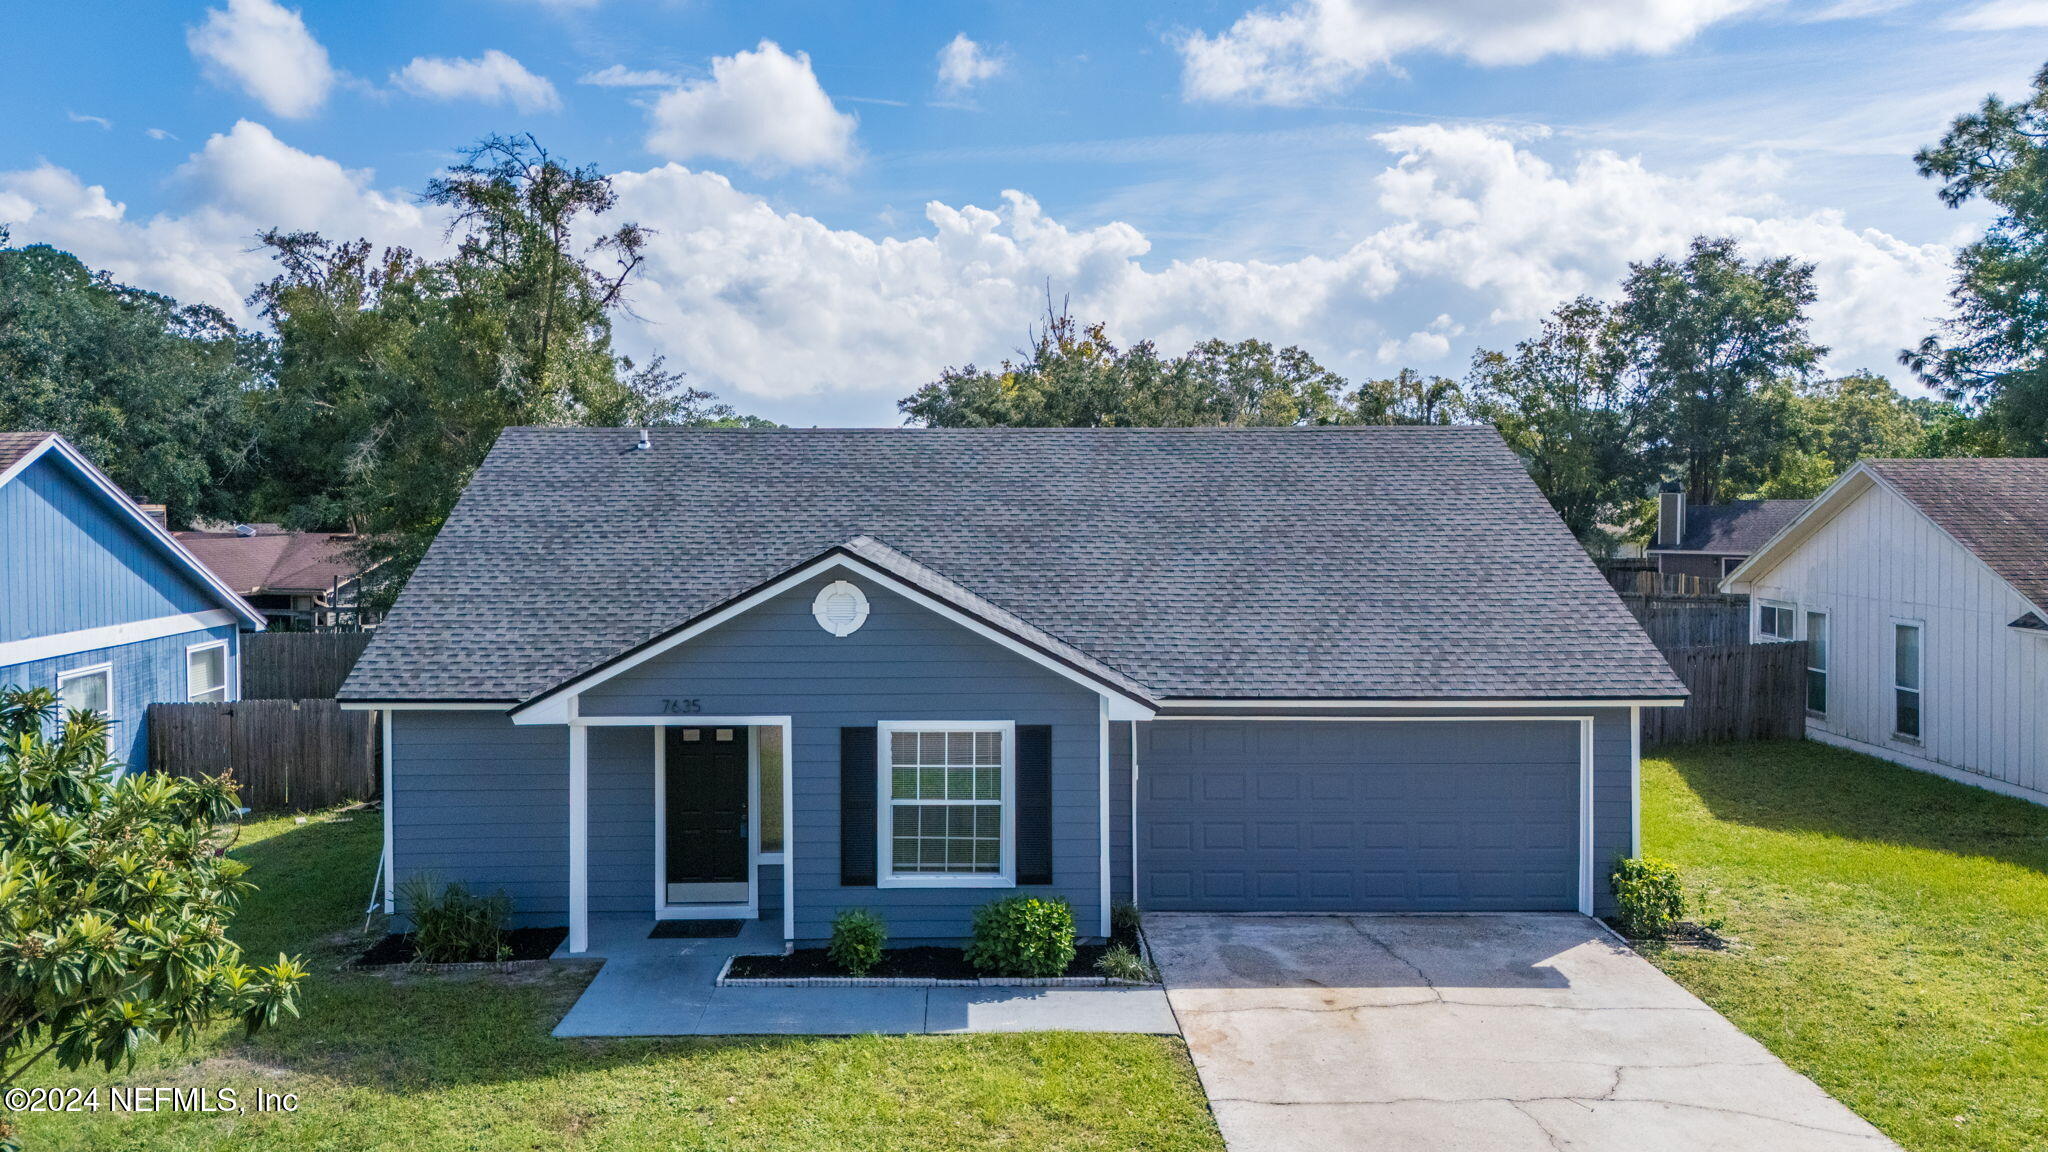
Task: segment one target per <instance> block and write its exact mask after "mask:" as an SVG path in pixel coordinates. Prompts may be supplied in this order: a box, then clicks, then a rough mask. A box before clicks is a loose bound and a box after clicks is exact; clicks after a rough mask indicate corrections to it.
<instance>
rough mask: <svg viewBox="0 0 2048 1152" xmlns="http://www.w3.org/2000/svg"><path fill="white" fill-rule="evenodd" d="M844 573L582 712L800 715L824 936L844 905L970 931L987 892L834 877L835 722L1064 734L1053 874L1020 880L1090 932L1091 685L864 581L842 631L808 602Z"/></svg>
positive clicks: (1094, 759)
mask: <svg viewBox="0 0 2048 1152" xmlns="http://www.w3.org/2000/svg"><path fill="white" fill-rule="evenodd" d="M838 578H840V577H839V576H835V575H827V576H821V577H819V578H818V579H816V580H813V581H810V582H807V583H805V584H803V585H801V586H799V587H796V588H793V589H791V590H790V591H788V592H786V593H784V594H783V595H781V596H778V597H776V598H775V599H773V600H771V601H769V602H768V603H765V604H762V605H760V606H759V607H756V608H754V609H753V610H752V611H750V612H747V613H745V614H743V615H741V616H739V617H737V618H735V619H733V620H731V621H729V622H727V623H725V624H723V625H721V626H719V627H718V628H715V629H713V630H711V631H710V632H707V633H705V634H703V635H701V636H698V637H696V638H695V639H692V640H691V641H689V642H688V643H687V644H684V645H683V646H681V647H679V648H677V649H675V650H673V651H671V652H668V653H665V654H663V655H662V656H659V657H657V658H655V659H653V660H650V661H648V662H647V663H645V664H642V665H640V666H639V667H636V668H633V669H631V670H629V671H627V672H624V673H622V674H620V675H618V676H616V677H614V678H613V679H611V680H609V681H606V682H605V683H603V684H601V685H598V686H597V687H595V688H593V689H591V690H590V691H587V692H585V693H584V694H583V697H582V701H581V711H582V713H583V715H586V716H634V715H660V714H662V712H663V710H664V708H665V707H666V705H665V703H664V702H665V701H668V700H691V701H695V702H696V703H695V706H696V707H697V708H699V709H701V714H702V715H706V716H755V715H777V716H780V715H787V716H790V717H791V718H792V723H793V725H794V733H793V735H794V739H795V746H794V749H793V751H792V761H791V763H792V765H793V768H794V778H795V787H794V790H793V791H792V794H791V795H792V800H793V802H794V808H795V827H794V829H793V834H792V835H791V837H790V840H791V843H792V845H793V847H794V850H795V867H796V909H797V924H796V934H797V937H798V939H800V940H817V939H822V938H824V937H825V936H826V935H827V934H828V933H829V932H830V930H831V921H832V917H833V915H834V914H835V913H837V912H838V911H839V909H841V908H844V907H849V906H863V907H869V908H874V909H876V910H878V911H880V912H882V913H883V914H884V915H885V916H886V917H887V918H888V921H889V931H890V933H891V935H892V936H893V937H895V938H897V939H899V940H923V939H932V940H952V939H957V938H959V937H960V936H962V935H964V934H965V933H966V931H967V927H968V922H969V919H970V917H971V915H972V913H973V910H974V909H975V908H976V907H979V906H980V905H982V904H984V903H986V902H988V901H989V900H992V899H995V898H997V897H998V896H1001V895H1004V894H1005V893H1004V891H1002V890H991V889H985V888H973V889H959V888H951V889H948V888H881V889H878V888H871V887H869V888H862V887H852V888H848V887H842V886H841V885H840V883H839V729H840V728H842V727H847V726H871V725H874V724H876V723H878V722H880V721H883V720H934V721H943V720H1012V721H1015V722H1016V723H1018V724H1049V725H1051V726H1052V733H1053V883H1052V885H1050V886H1049V887H1044V888H1030V889H1022V891H1027V892H1031V893H1034V894H1039V895H1057V896H1062V897H1065V898H1066V899H1067V901H1068V902H1069V903H1071V904H1072V905H1073V906H1074V913H1075V918H1076V919H1077V921H1078V922H1079V923H1080V925H1081V930H1082V932H1083V934H1085V935H1093V934H1094V931H1095V926H1096V925H1097V924H1098V923H1099V920H1100V915H1101V878H1100V839H1099V836H1098V827H1099V820H1100V807H1099V804H1098V796H1099V794H1100V785H1101V761H1100V752H1099V749H1100V744H1099V741H1098V735H1097V723H1098V717H1099V703H1098V698H1097V697H1096V695H1095V694H1094V693H1093V692H1091V691H1089V690H1088V689H1086V688H1083V687H1081V686H1080V685H1077V684H1075V683H1073V682H1072V681H1070V680H1067V679H1065V678H1064V677H1061V676H1059V675H1057V674H1055V673H1053V672H1050V671H1048V670H1046V669H1044V668H1041V667H1040V666H1038V665H1037V664H1035V663H1032V662H1031V661H1029V660H1027V659H1025V658H1024V657H1022V656H1019V655H1017V654H1015V653H1012V652H1010V651H1008V650H1007V649H1004V648H1003V647H1001V646H999V645H997V644H995V643H993V642H992V641H988V640H984V639H982V638H981V637H978V636H976V635H974V634H973V633H971V632H968V631H966V630H965V629H962V628H960V627H959V626H957V625H954V624H952V623H950V622H948V621H946V620H944V619H942V618H940V617H939V616H937V615H936V614H934V613H932V612H931V611H930V610H928V609H926V608H923V607H921V606H919V605H917V604H913V603H911V602H910V601H909V600H907V599H905V598H903V597H902V596H900V595H898V594H896V593H894V592H891V591H888V590H886V589H883V588H881V587H879V586H876V585H872V584H866V583H864V582H861V581H855V582H856V583H861V584H862V587H863V591H865V592H866V594H867V597H868V603H869V614H868V618H867V622H866V623H865V624H864V625H863V626H862V627H861V629H860V630H859V631H857V632H855V633H853V634H852V635H850V636H846V637H835V636H832V635H830V634H829V633H827V632H825V631H824V630H823V629H822V628H820V627H819V626H818V623H817V621H815V620H813V619H812V618H811V601H812V599H813V598H814V597H815V596H816V595H817V592H818V589H819V588H821V587H823V586H824V585H825V584H827V583H830V582H831V581H832V580H834V579H838Z"/></svg>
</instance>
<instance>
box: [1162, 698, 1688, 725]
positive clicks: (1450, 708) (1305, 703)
mask: <svg viewBox="0 0 2048 1152" xmlns="http://www.w3.org/2000/svg"><path fill="white" fill-rule="evenodd" d="M1686 700H1687V697H1683V696H1656V697H1643V698H1634V697H1630V698H1620V697H1617V698H1614V699H1607V698H1603V697H1597V696H1571V697H1560V698H1558V699H1555V700H1513V699H1498V700H1392V699H1375V698H1371V697H1346V698H1342V699H1329V700H1317V699H1313V698H1310V699H1279V698H1276V699H1271V700H1260V699H1256V698H1241V697H1228V696H1172V697H1168V698H1166V699H1164V700H1161V701H1160V702H1159V707H1160V708H1161V709H1162V711H1161V712H1160V714H1159V716H1158V717H1157V719H1160V720H1179V719H1186V717H1184V716H1181V715H1178V714H1174V713H1171V712H1167V711H1164V710H1165V709H1173V708H1284V709H1293V708H1329V709H1339V708H1407V709H1424V710H1437V709H1441V710H1443V711H1447V712H1458V711H1472V710H1481V711H1484V710H1492V709H1500V708H1682V707H1684V706H1685V703H1686ZM1246 718H1247V719H1248V718H1249V717H1248V716H1247V717H1246Z"/></svg>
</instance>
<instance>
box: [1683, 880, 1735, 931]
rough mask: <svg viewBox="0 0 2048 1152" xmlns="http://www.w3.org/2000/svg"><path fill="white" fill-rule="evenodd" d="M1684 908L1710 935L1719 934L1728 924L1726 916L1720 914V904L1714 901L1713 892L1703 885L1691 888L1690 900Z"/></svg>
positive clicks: (1694, 921)
mask: <svg viewBox="0 0 2048 1152" xmlns="http://www.w3.org/2000/svg"><path fill="white" fill-rule="evenodd" d="M1686 910H1687V911H1688V912H1690V913H1691V914H1692V920H1693V923H1695V924H1698V925H1699V926H1700V928H1701V930H1702V931H1704V932H1706V933H1707V934H1708V935H1710V936H1719V935H1720V934H1721V930H1722V929H1723V928H1726V927H1727V926H1728V917H1727V916H1725V915H1723V914H1722V912H1721V906H1720V905H1719V904H1717V903H1715V901H1714V894H1713V893H1712V892H1711V891H1709V890H1708V889H1707V888H1706V887H1705V886H1704V885H1702V886H1701V887H1698V888H1695V889H1693V893H1692V900H1691V901H1690V902H1689V903H1688V905H1687V909H1686Z"/></svg>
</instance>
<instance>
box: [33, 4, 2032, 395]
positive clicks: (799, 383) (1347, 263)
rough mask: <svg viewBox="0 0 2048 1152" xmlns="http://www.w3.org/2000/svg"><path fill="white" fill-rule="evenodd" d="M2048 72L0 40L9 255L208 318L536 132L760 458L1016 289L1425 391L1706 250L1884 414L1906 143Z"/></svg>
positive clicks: (907, 380) (1108, 46)
mask: <svg viewBox="0 0 2048 1152" xmlns="http://www.w3.org/2000/svg"><path fill="white" fill-rule="evenodd" d="M2044 60H2048V0H1951V2H1948V3H1919V2H1914V0H1811V2H1802V0H1519V2H1517V0H1279V2H1278V3H1274V4H1269V5H1263V6H1262V5H1257V4H1252V3H1248V2H1246V0H1237V2H1235V3H1184V4H1179V5H1173V6H1150V5H1125V6H1118V5H1112V4H1106V3H1095V4H1078V3H1074V4H1069V3H1031V4H1024V3H993V4H946V5H936V4H880V3H874V4H863V5H844V4H832V5H824V4H819V5H797V4H779V3H748V4H737V3H719V2H715V0H688V2H684V0H551V2H550V0H413V2H409V3H395V2H394V3H386V2H383V0H359V2H354V3H346V4H343V3H323V2H308V3H304V4H303V5H300V6H293V5H291V4H279V3H277V2H275V0H212V2H211V3H208V2H205V0H201V2H197V3H189V4H187V3H168V2H165V3H151V4H146V5H138V4H133V3H113V2H108V0H89V2H88V0H74V2H72V3H69V4H65V5H42V6H36V7H34V8H32V9H27V8H25V9H24V10H22V11H21V12H19V13H17V14H16V15H14V16H12V17H10V36H9V38H8V42H7V44H6V46H5V47H0V103H4V106H5V107H7V108H8V109H9V115H8V116H7V117H6V118H5V120H4V122H0V223H5V224H7V225H9V226H10V227H11V228H12V231H13V237H14V240H15V242H17V243H20V242H36V241H44V242H49V243H54V244H58V245H60V246H64V247H68V248H70V249H72V250H74V251H77V252H78V253H79V254H80V255H81V256H82V257H84V258H85V259H87V260H88V261H91V262H93V263H95V264H98V265H100V266H104V267H107V268H109V269H111V270H113V271H114V272H115V274H116V275H117V276H119V277H121V278H123V279H126V280H129V281H131V282H134V283H139V284H142V285H145V286H148V287H152V288H157V289H160V290H163V291H166V292H170V293H172V294H174V295H177V296H179V297H180V298H185V299H204V300H208V301H210V302H213V303H216V304H220V305H222V306H223V307H227V308H229V309H230V310H234V311H237V312H238V313H239V312H241V311H242V310H243V305H242V303H241V301H242V299H243V298H244V297H245V296H246V294H247V292H248V290H249V288H250V287H251V286H253V285H254V284H255V283H256V282H257V281H259V280H260V279H261V278H262V277H263V276H264V275H265V271H266V269H265V265H264V261H263V258H262V257H261V255H260V254H258V253H255V252H253V251H251V237H252V236H253V235H254V233H255V232H256V231H258V230H260V229H261V228H263V227H267V226H270V225H282V226H287V227H304V228H316V229H320V230H322V231H326V232H328V233H330V234H335V235H343V234H346V235H350V236H354V235H366V236H369V237H370V238H371V239H373V240H376V241H379V242H384V243H403V244H407V245H410V246H413V247H417V248H422V249H426V250H432V249H433V248H434V247H435V246H436V245H438V244H439V243H440V237H441V231H440V227H439V223H438V221H437V220H436V219H435V218H434V217H433V216H432V214H431V213H430V212H428V211H427V210H425V209H423V208H422V207H421V206H420V205H419V204H418V203H417V202H416V201H415V200H414V199H413V194H414V193H415V192H416V191H417V189H418V188H419V187H420V186H421V185H422V183H423V182H424V181H425V180H426V179H427V178H428V177H429V176H430V175H432V174H433V173H434V172H435V171H436V170H437V169H438V168H439V167H440V166H442V165H443V164H445V163H446V162H447V161H448V158H449V156H450V154H451V151H452V149H453V148H454V147H455V146H456V145H459V144H461V143H463V142H465V141H468V140H470V139H473V138H475V137H476V136H478V135H480V134H483V133H486V132H491V131H501V132H509V131H532V132H534V133H535V134H536V135H537V136H538V137H539V138H540V139H541V140H542V142H543V143H544V144H546V145H547V146H548V147H549V148H550V149H552V150H553V151H554V152H555V153H557V154H558V155H560V156H562V157H564V158H566V159H570V160H572V161H575V162H578V163H591V164H596V165H598V166H599V167H601V168H602V169H604V170H605V171H607V172H610V173H614V174H615V176H616V179H617V182H618V185H619V188H620V190H621V193H622V204H621V215H622V217H626V218H633V219H637V220H639V221H641V222H642V223H644V224H646V225H648V226H650V227H652V228H654V229H656V231H657V233H658V235H657V238H656V241H655V245H654V249H653V251H652V253H651V257H652V258H651V259H650V261H649V264H648V267H647V274H646V276H645V278H644V279H643V281H642V282H641V284H640V285H639V287H638V288H637V289H636V291H635V294H634V297H633V303H634V311H635V314H636V315H635V317H633V318H632V319H629V320H628V321H626V322H625V323H624V324H622V326H621V332H620V339H621V343H622V344H623V345H624V346H625V347H626V348H628V349H629V350H631V351H633V352H635V353H636V354H639V355H647V354H654V353H660V354H663V355H666V356H667V357H668V358H669V359H670V361H671V363H672V364H674V365H675V366H679V367H682V368H684V369H686V370H688V371H689V372H690V373H691V375H692V377H693V379H694V380H695V381H696V382H697V383H699V384H700V385H701V386H705V387H709V388H712V389H714V390H716V391H718V392H720V393H721V394H722V395H725V396H726V397H728V398H729V399H731V400H733V401H734V402H736V403H738V404H740V405H741V406H743V407H745V408H747V409H749V410H752V411H757V412H761V413H763V414H765V415H769V416H772V417H774V418H776V419H780V420H784V421H788V422H792V423H823V424H847V423H854V424H878V423H894V422H895V421H896V415H895V409H894V401H895V399H896V398H898V397H900V396H902V395H904V394H905V393H907V392H909V391H910V390H911V389H912V388H914V387H915V386H916V385H917V384H918V383H920V382H922V381H923V380H926V379H928V378H930V377H931V376H932V375H933V374H934V373H935V372H936V371H937V370H938V369H939V368H940V367H942V366H944V365H947V364H959V363H965V362H967V361H970V360H972V361H978V362H981V363H990V362H992V361H995V360H998V359H1000V358H1001V357H1002V356H1003V355H1005V354H1007V353H1009V352H1011V351H1012V350H1013V349H1015V348H1016V347H1017V346H1018V345H1019V344H1020V343H1021V342H1022V341H1023V339H1024V334H1025V328H1026V325H1027V324H1029V323H1030V322H1031V321H1032V320H1033V318H1034V316H1035V314H1036V310H1037V308H1038V306H1039V304H1040V303H1041V302H1042V300H1043V297H1044V294H1045V292H1046V290H1047V287H1048V286H1050V289H1051V291H1052V292H1053V293H1054V294H1055V295H1058V296H1064V297H1067V298H1069V299H1070V300H1071V301H1072V306H1073V308H1074V310H1075V312H1076V313H1078V314H1080V315H1082V316H1084V317H1088V318H1099V319H1102V320H1105V321H1107V322H1108V323H1109V324H1110V327H1111V330H1112V332H1113V333H1114V334H1115V335H1116V336H1118V337H1119V338H1121V339H1124V340H1136V339H1144V338H1151V339H1155V340H1157V341H1158V342H1159V343H1160V344H1161V345H1162V346H1164V347H1166V348H1168V349H1170V350H1176V351H1177V350H1179V349H1180V348H1183V347H1185V346H1186V345H1187V344H1189V343H1191V342H1192V341H1194V340H1196V339H1200V338H1202V337H1205V336H1209V335H1220V336H1225V337H1230V338H1239V337H1244V336H1259V337H1262V338H1266V339H1271V340H1274V341H1275V342H1279V343H1298V344H1300V345H1302V346H1303V347H1305V348H1307V349H1309V350H1310V351H1311V352H1312V353H1313V354H1315V355H1316V356H1317V357H1318V358H1319V359H1322V360H1323V361H1324V362H1325V363H1326V364H1329V365H1331V366H1333V367H1335V368H1337V369H1338V370H1340V371H1342V372H1344V373H1346V374H1347V375H1350V376H1353V377H1362V376H1367V375H1373V374H1381V373H1387V372H1391V371H1393V370H1394V369H1396V368H1399V367H1402V366H1413V367H1417V368H1421V369H1425V370H1431V371H1440V372H1445V373H1447V374H1460V373H1462V370H1463V367H1464V365H1465V364H1466V362H1467V361H1468V360H1469V358H1470V355H1471V353H1472V351H1473V349H1474V348H1475V347H1498V346H1501V345H1504V344H1508V343H1512V342H1513V341H1514V340H1516V339H1519V338H1521V337H1523V336H1525V335H1527V334H1529V332H1530V331H1532V330H1533V327H1534V325H1535V322H1536V320H1537V319H1538V318H1539V317H1540V316H1541V315H1542V314H1543V313H1544V312H1546V311H1548V310H1549V309H1550V308H1551V307H1553V306H1554V305H1555V304H1556V303H1558V302H1559V301H1561V300H1563V299H1565V298H1567V297H1569V296H1570V295H1573V294H1575V293H1579V292H1590V293H1593V294H1596V295H1598V294H1606V293H1610V292H1611V291H1612V290H1613V287H1614V284H1615V283H1616V281H1617V279H1618V277H1619V275H1620V274H1621V272H1622V270H1623V269H1624V267H1625V265H1626V263H1627V262H1628V261H1630V260H1640V259H1644V258H1647V257H1649V256H1652V255H1655V254H1656V253H1658V252H1662V251H1675V250H1677V249H1678V248H1680V247H1681V246H1682V245H1683V243H1684V240H1685V238H1686V237H1687V236H1689V235H1691V234H1693V233H1695V232H1699V231H1713V232H1727V233H1732V234H1734V235H1736V236H1738V237H1739V238H1740V239H1742V240H1743V241H1744V242H1745V244H1747V245H1749V246H1750V247H1751V249H1752V251H1755V252H1758V253H1762V252H1767V251H1768V252H1790V253H1794V254H1797V255H1799V256H1802V257H1804V258H1806V259H1811V260H1815V261H1817V262H1818V263H1819V265H1820V286H1821V291H1822V300H1821V301H1820V304H1819V306H1818V307H1817V309H1816V312H1815V325H1816V329H1817V334H1818V335H1819V337H1820V338H1821V339H1822V340H1823V341H1824V342H1826V343H1828V344H1829V345H1831V346H1833V347H1834V348H1835V349H1836V353H1835V356H1834V357H1833V360H1832V362H1831V367H1834V368H1838V369H1843V370H1846V369H1849V368H1856V367H1870V368H1876V369H1879V370H1885V371H1891V372H1893V374H1894V375H1895V377H1896V376H1897V372H1896V369H1895V368H1894V366H1893V364H1892V354H1893V353H1894V352H1895V351H1896V349H1897V348H1899V347H1901V346H1904V345H1906V344H1908V343H1911V342H1913V341H1916V340H1917V339H1918V338H1919V337H1920V336H1921V335H1924V334H1925V331H1926V329H1927V326H1928V324H1929V323H1931V322H1932V320H1933V319H1934V318H1935V317H1937V316H1938V315H1939V314H1940V313H1941V311H1942V309H1943V303H1944V301H1943V295H1944V292H1945V288H1946V279H1947V275H1948V266H1947V252H1948V250H1949V249H1950V248H1951V247H1952V246H1953V245H1954V244H1955V243H1956V242H1957V241H1958V240H1960V239H1963V238H1965V237H1967V236H1968V235H1970V234H1971V233H1972V232H1973V231H1974V230H1975V229H1977V228H1979V227H1981V226H1982V223H1983V217H1982V215H1981V213H1978V212H1973V211H1964V212H1954V211H1949V210H1946V209H1944V208H1942V207H1941V206H1940V205H1939V203H1938V202H1937V201H1936V200H1935V198H1934V196H1933V193H1932V188H1931V187H1930V186H1929V185H1928V184H1927V182H1925V181H1923V180H1920V179H1919V178H1918V177H1916V176H1915V175H1914V174H1913V171H1912V166H1911V160H1910V157H1911V153H1912V150H1913V149H1914V148H1915V147H1916V146H1918V145H1920V144H1924V143H1927V142H1931V141H1932V140H1934V139H1935V138H1936V137H1938V135H1939V134H1940V132H1941V130H1942V127H1943V126H1944V125H1945V124H1946V122H1947V121H1948V119H1949V118H1951V117H1952V116H1954V115H1956V114H1957V113H1960V112H1962V111H1964V110H1966V109H1967V108H1969V107H1971V106H1973V105H1974V104H1975V103H1976V102H1977V101H1978V100H1980V99H1981V98H1982V97H1983V96H1984V95H1985V94H1987V93H1989V92H1993V91H1998V92H2002V93H2005V94H2008V95H2012V94H2017V93H2019V92H2020V91H2022V90H2023V89H2024V87H2025V85H2026V82H2027V80H2028V78H2029V77H2030V75H2031V74H2032V72H2033V71H2034V70H2035V69H2036V68H2038V67H2039V66H2040V65H2041V64H2042V63H2043V61H2044Z"/></svg>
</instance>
